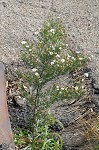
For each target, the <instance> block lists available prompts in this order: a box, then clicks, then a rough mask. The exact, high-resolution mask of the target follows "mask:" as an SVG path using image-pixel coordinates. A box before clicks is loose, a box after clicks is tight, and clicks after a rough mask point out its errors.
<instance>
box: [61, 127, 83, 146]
mask: <svg viewBox="0 0 99 150" xmlns="http://www.w3.org/2000/svg"><path fill="white" fill-rule="evenodd" d="M61 136H62V139H63V145H64V148H65V147H66V148H70V147H79V146H81V145H83V143H84V142H85V137H84V135H83V133H82V132H80V131H79V130H77V129H76V130H74V131H71V130H70V131H67V132H66V131H62V134H61Z"/></svg>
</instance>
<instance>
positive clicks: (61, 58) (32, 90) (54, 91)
mask: <svg viewBox="0 0 99 150" xmlns="http://www.w3.org/2000/svg"><path fill="white" fill-rule="evenodd" d="M37 38H38V42H37V45H36V46H34V44H33V43H32V44H31V43H29V42H26V41H23V42H22V45H23V47H24V50H23V53H22V60H23V61H24V62H25V64H26V65H27V67H28V71H26V73H24V74H21V78H22V84H21V93H22V96H24V97H25V98H26V100H27V101H28V102H29V104H30V105H31V106H32V108H33V116H32V129H31V133H30V131H29V132H28V131H27V132H25V133H27V135H28V136H27V138H28V141H29V142H27V143H28V144H26V143H25V144H26V145H27V146H26V148H27V149H32V150H40V149H41V150H53V149H55V150H59V149H61V147H62V139H61V137H60V136H59V135H58V134H57V133H52V132H50V130H49V126H50V124H52V123H54V121H55V120H54V118H53V117H52V116H51V115H49V113H48V112H47V111H46V109H47V108H48V107H50V106H51V105H52V104H54V103H55V102H57V101H60V100H64V99H65V98H66V99H71V98H79V97H80V96H81V94H82V92H83V91H82V88H81V86H80V83H79V82H78V83H77V85H76V86H75V87H60V86H59V85H55V84H54V85H53V86H52V87H51V88H50V89H48V90H46V91H45V92H44V91H42V88H43V86H44V85H46V83H47V82H48V81H50V80H52V79H54V78H56V77H57V76H60V75H63V74H65V73H68V72H72V71H75V70H77V69H78V68H81V67H82V66H84V65H86V64H87V62H88V59H87V58H85V56H84V55H83V54H82V53H80V52H75V51H71V50H67V44H66V33H65V29H64V28H63V26H62V24H61V22H60V21H59V20H53V19H51V20H49V21H48V22H46V23H45V24H44V25H43V27H42V29H41V30H40V31H39V33H38V35H37ZM22 133H24V132H22ZM22 136H23V135H22ZM16 139H17V138H16Z"/></svg>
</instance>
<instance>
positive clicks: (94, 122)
mask: <svg viewBox="0 0 99 150" xmlns="http://www.w3.org/2000/svg"><path fill="white" fill-rule="evenodd" d="M85 136H86V138H87V140H88V141H89V144H90V149H91V150H98V149H99V117H97V118H95V119H91V120H90V121H88V122H86V132H85Z"/></svg>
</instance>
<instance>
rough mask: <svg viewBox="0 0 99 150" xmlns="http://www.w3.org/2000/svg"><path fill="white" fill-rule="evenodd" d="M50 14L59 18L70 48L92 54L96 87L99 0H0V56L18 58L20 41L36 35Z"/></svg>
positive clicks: (13, 59)
mask: <svg viewBox="0 0 99 150" xmlns="http://www.w3.org/2000/svg"><path fill="white" fill-rule="evenodd" d="M50 15H52V16H54V17H60V18H61V19H62V21H63V23H64V25H65V26H66V29H67V34H68V39H69V43H70V45H71V47H72V48H73V49H76V50H79V49H80V50H82V49H84V50H85V51H86V52H87V53H88V54H89V56H92V55H93V59H92V63H91V67H92V70H93V76H94V78H95V80H96V84H97V85H96V86H97V87H98V88H99V0H0V60H1V61H3V62H5V63H7V64H8V63H11V62H12V61H18V59H19V56H20V51H21V50H22V47H21V41H22V40H27V39H30V40H33V39H35V32H36V31H37V30H38V28H40V27H41V26H42V23H43V22H44V20H46V19H47V18H48V16H50Z"/></svg>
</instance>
